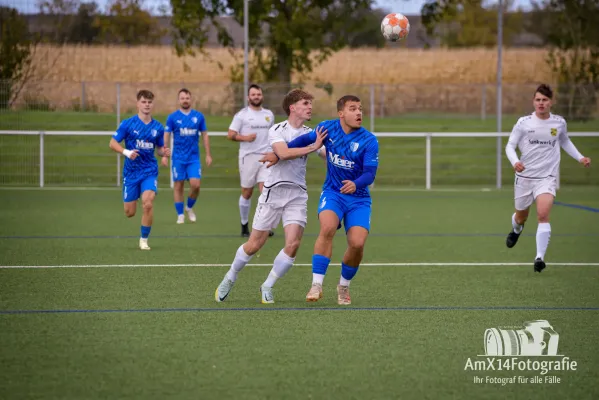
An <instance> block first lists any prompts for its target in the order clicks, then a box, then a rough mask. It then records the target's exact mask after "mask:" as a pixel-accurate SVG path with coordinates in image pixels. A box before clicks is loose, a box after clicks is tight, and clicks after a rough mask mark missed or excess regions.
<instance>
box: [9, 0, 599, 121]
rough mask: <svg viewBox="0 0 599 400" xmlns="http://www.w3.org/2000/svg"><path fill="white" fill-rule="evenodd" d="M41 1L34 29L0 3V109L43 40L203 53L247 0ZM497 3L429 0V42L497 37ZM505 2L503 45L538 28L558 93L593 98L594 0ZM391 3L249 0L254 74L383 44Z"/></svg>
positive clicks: (274, 74) (597, 9)
mask: <svg viewBox="0 0 599 400" xmlns="http://www.w3.org/2000/svg"><path fill="white" fill-rule="evenodd" d="M38 6H39V15H38V18H40V19H39V21H40V23H39V24H38V29H36V30H30V29H29V24H28V22H27V19H26V18H27V17H26V16H23V15H20V14H19V12H18V11H17V10H15V9H12V8H9V7H0V25H1V30H2V36H1V38H0V41H1V43H0V60H1V61H0V80H1V81H2V82H5V83H3V84H2V85H4V86H2V87H0V108H2V107H4V108H5V107H8V106H9V105H10V102H11V101H12V100H14V98H15V94H18V90H19V83H20V82H21V83H22V81H23V80H24V79H26V77H27V76H28V71H29V68H30V67H31V58H32V56H33V54H34V53H35V48H36V46H37V45H39V44H40V43H48V42H49V43H58V44H64V43H78V44H102V43H111V44H122V45H130V46H131V45H140V44H157V43H159V42H160V40H161V38H162V37H163V36H164V35H170V37H171V38H172V46H173V48H174V50H175V51H176V53H177V55H178V56H195V55H197V54H198V53H205V49H206V45H207V41H208V35H209V32H210V30H211V29H213V30H215V31H216V35H217V40H218V42H219V43H220V44H221V45H222V46H224V47H228V48H231V49H232V48H233V46H235V45H237V46H239V45H240V44H239V43H234V40H233V38H232V36H231V32H230V31H229V30H228V29H227V27H226V26H225V25H224V24H223V19H222V17H223V16H226V17H231V18H233V19H234V20H235V21H236V22H237V23H239V24H240V25H243V0H170V1H169V4H168V6H163V7H161V8H160V7H159V8H158V9H154V10H152V9H149V8H148V7H147V5H146V3H145V2H144V0H110V1H109V2H108V4H107V6H106V9H105V10H100V9H99V6H98V4H97V3H95V2H93V1H92V2H87V1H80V0H40V2H39V3H38ZM497 7H498V6H497V2H489V1H486V0H427V1H426V3H425V4H424V6H423V7H422V11H421V15H422V24H423V26H424V28H425V30H426V36H427V38H428V40H429V44H435V45H440V46H442V47H448V48H464V47H480V46H484V47H493V46H496V40H497V30H498V26H497V12H498V8H497ZM504 8H505V9H504V14H505V18H504V26H503V42H504V45H505V46H510V45H512V44H514V43H515V41H516V40H517V39H518V37H519V36H521V35H522V34H523V33H529V34H534V35H535V36H536V37H537V38H538V40H539V45H540V46H543V47H547V48H549V49H550V53H549V57H548V60H547V62H548V63H549V64H550V65H551V67H552V69H553V70H554V72H555V74H556V78H557V81H558V83H561V84H564V85H565V84H568V85H569V87H570V89H568V90H569V91H566V89H562V93H567V94H568V95H569V96H570V98H572V97H576V96H581V95H582V96H586V97H592V96H591V94H590V93H591V92H592V93H595V92H596V91H597V83H596V82H597V78H598V77H599V0H536V1H534V2H533V9H532V11H530V12H527V13H524V12H522V11H519V10H514V8H513V0H505V1H504ZM389 11H390V10H385V9H380V8H377V7H376V4H375V1H374V0H343V1H341V0H319V1H307V0H261V1H257V0H250V1H249V33H250V35H249V36H250V43H249V47H250V49H251V52H252V57H251V59H252V60H253V61H252V65H250V75H251V77H250V78H251V79H252V80H255V81H261V82H279V83H286V84H290V83H291V76H292V74H293V73H295V74H297V75H299V76H300V77H301V76H304V75H305V74H308V73H310V72H311V71H312V69H313V68H314V66H316V65H317V64H319V63H321V62H323V61H325V60H326V59H327V58H328V57H329V56H330V55H331V54H333V53H334V52H336V51H338V50H340V49H342V48H344V47H362V46H365V47H383V46H385V45H386V43H385V41H384V39H383V37H382V35H381V34H380V22H381V20H382V19H383V17H384V15H386V14H387V13H388V12H389ZM167 14H168V15H169V17H170V18H169V20H170V24H169V25H168V26H163V25H161V24H160V21H159V20H158V18H157V17H156V16H157V15H158V16H159V15H167ZM40 26H41V28H40ZM232 54H234V55H235V54H236V53H234V52H232ZM237 57H239V56H238V55H237ZM242 61H243V60H241V59H238V63H237V64H236V65H235V66H234V67H233V68H232V69H231V71H230V75H231V80H232V81H241V79H242V76H243V68H242ZM300 79H301V78H300ZM7 82H8V83H7ZM7 85H8V86H7ZM324 86H325V87H326V84H325V85H324ZM564 87H565V86H564ZM564 91H565V92H564ZM2 93H4V95H2ZM7 93H8V94H7ZM590 102H591V103H593V104H595V103H594V102H595V99H594V98H592V99H591V100H590ZM593 104H591V105H590V106H589V107H591V108H592V106H593ZM578 108H579V107H576V109H578ZM585 113H586V114H588V112H585Z"/></svg>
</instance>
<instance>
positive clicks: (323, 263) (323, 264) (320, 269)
mask: <svg viewBox="0 0 599 400" xmlns="http://www.w3.org/2000/svg"><path fill="white" fill-rule="evenodd" d="M330 262H331V259H330V258H328V257H325V256H321V255H320V254H314V255H313V256H312V283H318V284H319V285H322V282H323V281H324V276H325V274H326V273H327V268H329V263H330Z"/></svg>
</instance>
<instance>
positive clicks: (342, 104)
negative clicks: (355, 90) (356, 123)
mask: <svg viewBox="0 0 599 400" xmlns="http://www.w3.org/2000/svg"><path fill="white" fill-rule="evenodd" d="M350 101H355V102H356V103H360V102H361V101H360V98H359V97H358V96H354V95H353V94H347V95H345V96H343V97H342V98H340V99H339V100H337V111H342V110H343V109H344V108H345V103H348V102H350Z"/></svg>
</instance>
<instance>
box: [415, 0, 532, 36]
mask: <svg viewBox="0 0 599 400" xmlns="http://www.w3.org/2000/svg"><path fill="white" fill-rule="evenodd" d="M487 3H488V1H485V0H428V1H427V2H426V3H425V4H424V5H423V6H422V12H421V13H422V23H423V25H424V26H425V28H426V32H427V35H428V36H429V37H433V38H436V39H439V41H440V43H441V45H442V46H446V47H474V46H485V47H492V46H496V45H497V11H498V4H497V3H492V4H487ZM512 3H513V0H509V1H506V2H504V6H503V7H504V11H505V10H507V9H509V8H510V7H511V4H512ZM522 30H523V18H522V13H521V12H519V11H517V12H511V13H506V15H505V18H504V24H503V42H504V45H506V46H509V45H511V44H512V42H513V40H514V39H515V37H516V36H517V35H518V34H520V33H521V32H522Z"/></svg>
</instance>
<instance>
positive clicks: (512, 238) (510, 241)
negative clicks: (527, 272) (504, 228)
mask: <svg viewBox="0 0 599 400" xmlns="http://www.w3.org/2000/svg"><path fill="white" fill-rule="evenodd" d="M521 234H522V231H520V233H516V232H514V231H511V232H510V233H508V235H507V238H506V239H505V245H506V246H507V247H508V248H510V249H511V248H512V247H514V246H515V245H516V243H518V239H519V238H520V235H521Z"/></svg>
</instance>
